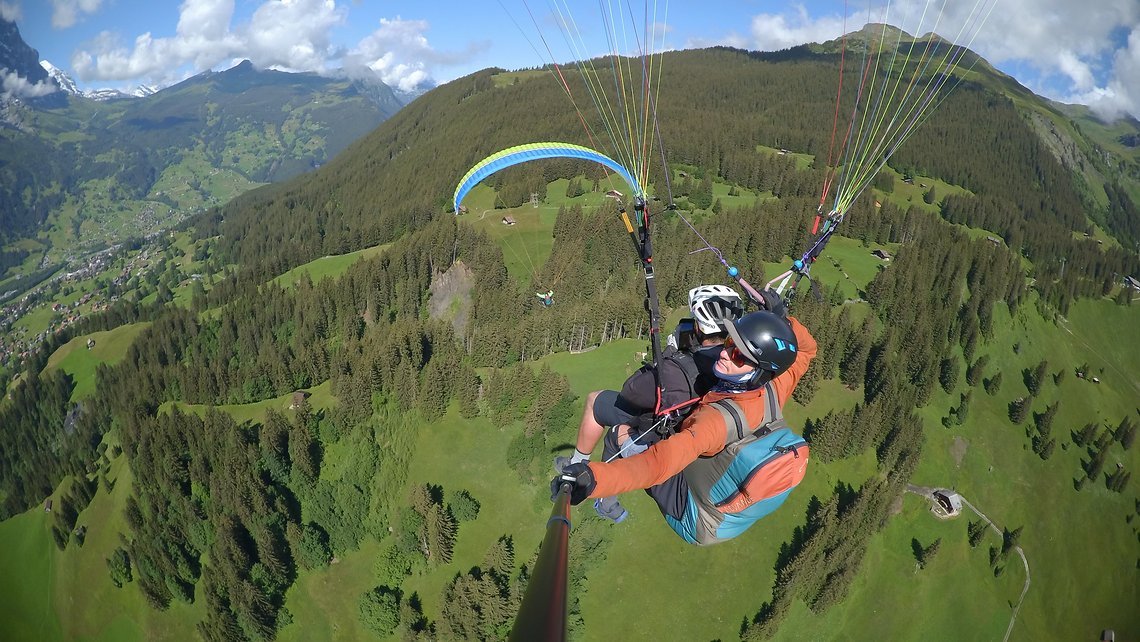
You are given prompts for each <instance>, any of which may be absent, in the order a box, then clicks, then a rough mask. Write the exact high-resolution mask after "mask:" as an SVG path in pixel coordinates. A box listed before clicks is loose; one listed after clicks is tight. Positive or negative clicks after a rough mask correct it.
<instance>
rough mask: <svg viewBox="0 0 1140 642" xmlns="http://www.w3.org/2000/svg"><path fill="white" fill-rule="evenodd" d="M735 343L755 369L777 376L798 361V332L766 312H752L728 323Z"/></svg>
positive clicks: (727, 326)
mask: <svg viewBox="0 0 1140 642" xmlns="http://www.w3.org/2000/svg"><path fill="white" fill-rule="evenodd" d="M726 329H727V330H728V334H729V336H731V337H732V342H733V343H734V344H736V347H737V348H739V349H740V352H741V354H743V355H744V358H745V359H747V360H748V361H750V362H751V363H752V365H754V366H756V369H758V370H763V371H766V372H770V373H772V374H771V375H770V376H771V377H777V376H779V375H781V374H783V373H784V372H785V371H787V369H788V368H791V367H792V364H793V363H795V362H796V347H797V342H796V334H795V333H794V332H792V326H791V324H790V323H788V322H787V321H786V320H785V319H782V318H780V317H778V316H776V315H775V314H772V313H771V312H767V311H760V312H750V313H748V314H746V315H744V316H743V317H741V318H740V319H739V320H737V321H733V322H732V323H729V324H726Z"/></svg>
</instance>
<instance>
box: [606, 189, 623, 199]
mask: <svg viewBox="0 0 1140 642" xmlns="http://www.w3.org/2000/svg"><path fill="white" fill-rule="evenodd" d="M606 198H612V199H616V200H621V199H623V198H625V194H622V193H621V192H619V191H617V190H616V189H611V190H610V191H608V192H606Z"/></svg>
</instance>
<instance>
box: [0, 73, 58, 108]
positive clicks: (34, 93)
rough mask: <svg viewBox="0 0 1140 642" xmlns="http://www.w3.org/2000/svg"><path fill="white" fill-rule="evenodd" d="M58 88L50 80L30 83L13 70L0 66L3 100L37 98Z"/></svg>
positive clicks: (0, 96) (0, 84) (0, 85)
mask: <svg viewBox="0 0 1140 642" xmlns="http://www.w3.org/2000/svg"><path fill="white" fill-rule="evenodd" d="M58 90H59V88H58V87H56V85H55V83H53V82H51V81H50V80H41V81H39V82H37V83H32V82H29V81H28V79H27V78H24V77H23V76H20V75H18V74H17V73H16V72H14V71H8V68H7V67H0V98H2V99H3V100H4V101H8V100H10V99H12V98H38V97H39V96H46V95H48V94H50V93H52V92H55V91H58Z"/></svg>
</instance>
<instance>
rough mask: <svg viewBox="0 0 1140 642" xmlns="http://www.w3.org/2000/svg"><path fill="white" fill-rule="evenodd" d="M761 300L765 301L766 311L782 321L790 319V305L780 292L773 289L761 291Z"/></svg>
mask: <svg viewBox="0 0 1140 642" xmlns="http://www.w3.org/2000/svg"><path fill="white" fill-rule="evenodd" d="M760 298H762V299H764V303H763V307H764V309H765V310H767V311H769V312H771V313H772V314H774V315H776V316H778V317H780V318H781V319H785V320H786V319H787V318H788V304H787V302H785V301H784V299H783V297H781V296H780V294H779V293H778V292H776V291H775V290H773V289H772V288H764V289H763V290H760Z"/></svg>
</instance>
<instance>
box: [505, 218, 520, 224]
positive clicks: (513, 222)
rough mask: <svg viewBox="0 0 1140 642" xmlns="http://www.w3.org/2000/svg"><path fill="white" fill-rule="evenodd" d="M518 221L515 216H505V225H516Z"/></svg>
mask: <svg viewBox="0 0 1140 642" xmlns="http://www.w3.org/2000/svg"><path fill="white" fill-rule="evenodd" d="M517 222H518V221H516V220H515V217H513V216H504V217H503V225H514V224H515V223H517Z"/></svg>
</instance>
